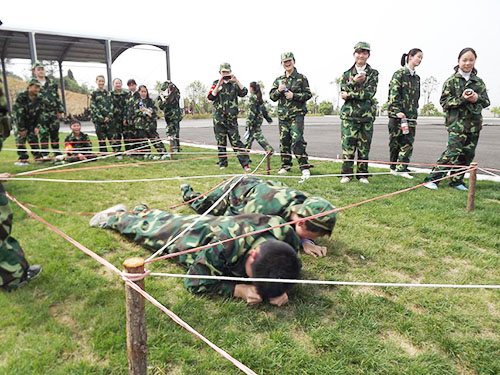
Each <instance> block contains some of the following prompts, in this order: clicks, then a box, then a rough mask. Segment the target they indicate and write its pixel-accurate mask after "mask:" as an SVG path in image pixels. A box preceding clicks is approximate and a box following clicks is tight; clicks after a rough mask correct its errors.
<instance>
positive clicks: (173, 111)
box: [156, 90, 182, 121]
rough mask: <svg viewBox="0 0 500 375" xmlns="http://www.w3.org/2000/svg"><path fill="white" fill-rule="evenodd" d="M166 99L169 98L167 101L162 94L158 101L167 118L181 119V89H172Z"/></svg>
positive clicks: (168, 119) (169, 119) (170, 119)
mask: <svg viewBox="0 0 500 375" xmlns="http://www.w3.org/2000/svg"><path fill="white" fill-rule="evenodd" d="M166 99H167V100H166V101H165V102H163V100H161V97H160V96H158V98H157V99H156V100H157V101H158V107H159V108H160V109H161V110H162V111H163V114H164V115H165V120H166V121H172V120H180V119H181V118H182V110H181V108H180V107H179V101H180V99H181V94H180V93H179V90H175V91H172V92H171V93H170V94H169V95H168V97H167V98H166Z"/></svg>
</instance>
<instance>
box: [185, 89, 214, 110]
mask: <svg viewBox="0 0 500 375" xmlns="http://www.w3.org/2000/svg"><path fill="white" fill-rule="evenodd" d="M207 93H208V89H207V87H206V86H205V85H204V84H203V83H201V81H194V82H191V83H190V84H189V85H188V86H187V87H186V98H187V99H188V100H189V106H190V109H192V111H193V113H208V112H210V102H209V101H208V99H207Z"/></svg>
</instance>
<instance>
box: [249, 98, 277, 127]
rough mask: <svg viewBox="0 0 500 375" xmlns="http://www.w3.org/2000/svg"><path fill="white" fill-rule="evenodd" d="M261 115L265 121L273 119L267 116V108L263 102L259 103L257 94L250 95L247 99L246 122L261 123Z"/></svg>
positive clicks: (250, 123)
mask: <svg viewBox="0 0 500 375" xmlns="http://www.w3.org/2000/svg"><path fill="white" fill-rule="evenodd" d="M263 117H264V118H265V119H266V121H267V122H271V121H273V119H272V118H271V117H270V116H269V113H267V109H266V106H265V105H264V103H263V104H259V102H258V100H257V95H255V94H252V95H250V99H249V100H248V115H247V124H248V125H260V124H262V119H263Z"/></svg>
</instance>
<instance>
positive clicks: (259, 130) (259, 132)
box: [247, 125, 274, 152]
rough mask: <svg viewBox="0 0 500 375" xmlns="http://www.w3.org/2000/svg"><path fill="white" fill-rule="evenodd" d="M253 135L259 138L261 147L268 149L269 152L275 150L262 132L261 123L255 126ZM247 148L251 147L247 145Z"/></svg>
mask: <svg viewBox="0 0 500 375" xmlns="http://www.w3.org/2000/svg"><path fill="white" fill-rule="evenodd" d="M253 137H254V138H255V139H256V140H257V142H258V143H259V145H260V147H262V148H263V149H264V150H266V151H268V152H274V149H273V147H272V146H271V144H270V143H269V142H268V141H267V139H266V137H264V134H262V128H261V127H260V125H259V126H258V127H256V128H255V130H254V133H253ZM247 148H249V147H247Z"/></svg>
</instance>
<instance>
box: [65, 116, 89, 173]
mask: <svg viewBox="0 0 500 375" xmlns="http://www.w3.org/2000/svg"><path fill="white" fill-rule="evenodd" d="M69 127H70V128H71V134H69V135H68V136H66V138H64V149H65V150H66V152H67V155H65V157H64V159H65V160H66V161H67V162H70V163H73V162H75V161H79V160H87V159H95V157H96V156H95V155H94V154H92V153H91V151H92V142H91V141H90V138H89V136H88V135H87V134H85V133H82V131H81V130H82V124H81V123H80V121H78V120H76V119H72V120H71V122H70V125H69ZM81 151H84V152H83V153H82V152H81Z"/></svg>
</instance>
